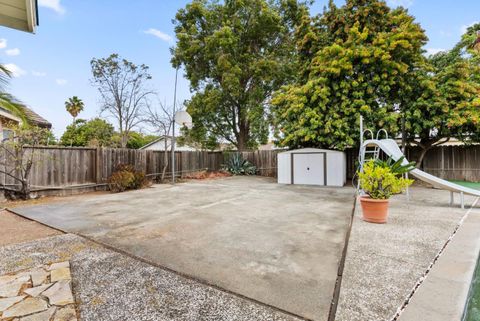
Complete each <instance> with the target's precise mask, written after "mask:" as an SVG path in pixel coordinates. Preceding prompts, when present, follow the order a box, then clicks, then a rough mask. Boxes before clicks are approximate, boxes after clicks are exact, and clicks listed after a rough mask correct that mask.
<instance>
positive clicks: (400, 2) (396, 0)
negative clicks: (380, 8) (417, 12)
mask: <svg viewBox="0 0 480 321" xmlns="http://www.w3.org/2000/svg"><path fill="white" fill-rule="evenodd" d="M387 2H388V4H389V5H390V6H392V7H400V6H402V7H404V8H408V7H410V6H412V4H413V0H388V1H387Z"/></svg>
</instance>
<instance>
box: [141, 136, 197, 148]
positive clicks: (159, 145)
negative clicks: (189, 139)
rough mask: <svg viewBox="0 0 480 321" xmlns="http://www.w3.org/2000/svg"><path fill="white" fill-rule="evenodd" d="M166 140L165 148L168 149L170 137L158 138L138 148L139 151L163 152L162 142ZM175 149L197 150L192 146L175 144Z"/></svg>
mask: <svg viewBox="0 0 480 321" xmlns="http://www.w3.org/2000/svg"><path fill="white" fill-rule="evenodd" d="M165 138H167V148H170V142H171V140H172V136H162V137H159V138H157V139H155V140H154V141H152V142H150V143H148V144H146V145H145V146H142V147H140V149H151V150H164V149H165V145H164V144H165V142H164V139H165ZM177 139H178V137H177ZM175 145H176V146H175V149H176V150H177V151H195V150H197V148H195V147H192V146H188V145H178V144H175Z"/></svg>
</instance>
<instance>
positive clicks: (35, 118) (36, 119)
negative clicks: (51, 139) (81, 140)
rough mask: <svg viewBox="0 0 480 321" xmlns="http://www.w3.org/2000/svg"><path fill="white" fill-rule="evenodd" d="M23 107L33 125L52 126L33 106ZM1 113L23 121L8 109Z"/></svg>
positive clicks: (0, 109) (17, 120)
mask: <svg viewBox="0 0 480 321" xmlns="http://www.w3.org/2000/svg"><path fill="white" fill-rule="evenodd" d="M0 1H1V0H0ZM22 108H23V111H24V113H25V116H26V117H27V119H28V120H29V121H30V122H31V123H32V124H33V125H35V126H38V127H42V128H52V124H51V123H50V122H49V121H48V120H46V119H45V118H43V117H42V116H40V115H39V114H37V113H36V112H34V111H33V110H32V109H31V108H29V107H27V106H23V107H22ZM0 114H1V115H2V116H4V117H7V118H10V119H11V120H13V121H16V122H20V121H21V119H20V118H19V117H17V116H16V115H14V114H12V113H11V112H10V111H8V110H6V109H3V108H0Z"/></svg>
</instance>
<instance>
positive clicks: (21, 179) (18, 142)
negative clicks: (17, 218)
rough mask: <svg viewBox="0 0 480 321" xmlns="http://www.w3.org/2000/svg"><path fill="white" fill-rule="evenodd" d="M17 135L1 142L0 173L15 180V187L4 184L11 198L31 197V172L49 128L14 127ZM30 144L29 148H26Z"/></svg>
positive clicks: (47, 135)
mask: <svg viewBox="0 0 480 321" xmlns="http://www.w3.org/2000/svg"><path fill="white" fill-rule="evenodd" d="M14 132H15V135H14V136H13V137H12V138H9V139H6V140H4V141H3V142H2V143H0V150H1V151H2V152H3V157H2V158H1V160H0V173H3V174H4V175H6V176H8V177H10V178H12V179H13V180H14V181H15V184H14V187H13V188H10V187H8V186H4V189H5V191H6V192H7V193H6V195H7V196H8V197H10V198H21V199H28V198H29V197H30V192H31V189H30V174H31V170H32V167H33V165H34V164H35V159H36V157H35V155H36V154H37V148H38V146H40V145H43V144H45V141H46V140H47V139H48V137H49V130H48V129H44V128H40V127H30V126H22V127H16V128H14ZM26 146H28V148H25V147H26Z"/></svg>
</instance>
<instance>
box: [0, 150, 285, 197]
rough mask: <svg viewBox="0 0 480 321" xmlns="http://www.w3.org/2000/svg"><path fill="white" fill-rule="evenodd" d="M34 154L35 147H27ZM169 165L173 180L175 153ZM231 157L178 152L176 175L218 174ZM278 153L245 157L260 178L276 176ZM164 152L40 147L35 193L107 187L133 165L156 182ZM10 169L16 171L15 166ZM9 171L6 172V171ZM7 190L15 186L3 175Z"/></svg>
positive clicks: (36, 153) (34, 174)
mask: <svg viewBox="0 0 480 321" xmlns="http://www.w3.org/2000/svg"><path fill="white" fill-rule="evenodd" d="M25 149H26V150H27V152H31V150H32V148H31V147H25ZM166 153H167V157H168V161H167V169H166V177H171V153H170V152H166ZM226 154H227V153H222V152H207V151H199V152H175V172H176V175H177V176H178V177H183V176H185V175H187V174H189V173H191V172H195V171H200V170H209V171H218V170H220V169H221V168H222V165H223V164H224V161H225V157H228V156H226ZM276 154H277V153H276V152H271V151H255V152H243V153H242V156H243V157H244V158H245V159H248V160H249V161H251V162H252V163H253V164H254V165H256V166H257V168H258V174H259V175H264V176H272V177H274V176H276V162H277V160H276V159H277V158H276ZM164 156H165V152H163V151H153V150H135V149H117V148H83V147H57V146H51V147H36V148H35V151H34V164H33V167H32V171H31V174H30V184H31V186H32V189H33V190H43V189H62V188H72V187H89V186H99V185H105V183H106V182H107V181H108V178H109V177H110V176H111V175H112V173H113V172H114V171H115V168H116V167H117V166H118V165H119V164H130V165H132V166H134V167H135V169H136V170H138V171H141V172H143V173H145V174H146V175H147V176H149V177H151V178H153V179H155V178H160V176H161V173H162V169H163V166H164V163H165V162H164ZM8 168H10V169H11V168H14V164H12V165H11V166H10V165H9V166H8ZM4 169H5V168H4ZM0 182H2V183H3V185H4V186H13V185H15V183H18V182H15V181H14V180H13V179H12V178H10V177H8V176H7V175H5V174H0Z"/></svg>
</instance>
